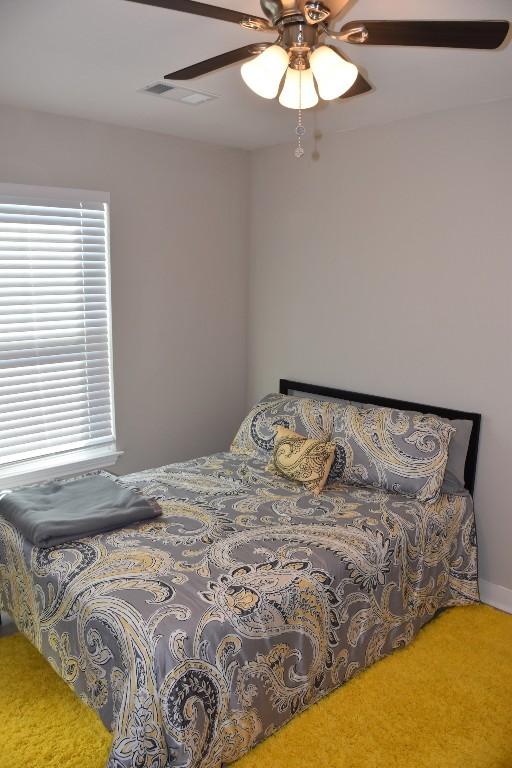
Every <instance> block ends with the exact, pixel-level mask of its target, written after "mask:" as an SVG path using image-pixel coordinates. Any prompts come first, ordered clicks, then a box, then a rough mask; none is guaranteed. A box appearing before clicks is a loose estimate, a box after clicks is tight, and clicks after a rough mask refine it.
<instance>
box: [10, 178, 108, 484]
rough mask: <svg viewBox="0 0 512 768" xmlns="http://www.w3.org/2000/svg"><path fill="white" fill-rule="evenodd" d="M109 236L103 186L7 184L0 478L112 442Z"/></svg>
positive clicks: (106, 198)
mask: <svg viewBox="0 0 512 768" xmlns="http://www.w3.org/2000/svg"><path fill="white" fill-rule="evenodd" d="M108 240H109V239H108V197H107V195H106V194H105V193H92V192H80V191H77V190H61V189H47V188H29V187H24V186H20V185H1V184H0V476H2V475H8V474H9V473H10V471H11V470H12V469H16V468H18V469H19V467H20V465H22V466H23V463H24V462H30V461H31V462H33V460H34V459H42V458H44V457H47V458H48V457H55V456H58V457H60V458H62V462H63V463H65V462H66V461H67V460H68V458H69V454H70V452H75V451H81V452H82V454H81V455H82V456H85V454H84V453H83V451H84V449H91V448H94V449H95V450H96V449H98V447H101V446H103V447H104V448H105V449H108V450H113V449H114V443H115V435H114V417H113V402H112V368H111V352H110V349H111V343H110V342H111V339H110V280H109V249H108ZM96 453H97V450H96ZM55 463H56V462H55V461H53V464H54V465H55Z"/></svg>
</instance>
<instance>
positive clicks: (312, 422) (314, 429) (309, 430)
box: [230, 394, 330, 458]
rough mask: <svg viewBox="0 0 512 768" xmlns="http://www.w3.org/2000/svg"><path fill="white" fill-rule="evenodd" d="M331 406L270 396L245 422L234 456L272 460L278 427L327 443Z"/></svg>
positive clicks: (233, 449)
mask: <svg viewBox="0 0 512 768" xmlns="http://www.w3.org/2000/svg"><path fill="white" fill-rule="evenodd" d="M328 411H329V404H327V403H324V402H322V401H320V400H316V399H314V400H310V399H307V398H302V397H290V396H289V395H279V394H272V395H267V396H266V397H264V398H263V399H262V400H260V402H259V403H257V404H256V405H255V406H254V407H253V408H252V409H251V410H250V411H249V413H248V414H247V416H246V417H245V419H244V420H243V421H242V423H241V425H240V428H239V430H238V432H237V433H236V435H235V437H234V440H233V442H232V444H231V449H230V450H231V452H232V453H240V454H246V455H248V456H262V457H265V458H268V457H269V454H270V453H271V452H272V451H273V450H274V440H275V436H276V427H279V426H281V427H287V428H288V429H292V430H293V431H294V432H297V433H298V434H299V435H303V436H304V437H313V438H317V439H320V440H324V439H325V440H327V439H328V437H329V433H330V424H326V415H327V413H328Z"/></svg>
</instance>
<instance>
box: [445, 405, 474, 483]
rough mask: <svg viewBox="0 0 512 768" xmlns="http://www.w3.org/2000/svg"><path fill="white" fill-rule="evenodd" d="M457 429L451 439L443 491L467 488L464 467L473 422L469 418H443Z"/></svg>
mask: <svg viewBox="0 0 512 768" xmlns="http://www.w3.org/2000/svg"><path fill="white" fill-rule="evenodd" d="M443 421H446V422H447V423H448V424H451V426H452V427H455V429H456V430H457V431H456V432H455V434H454V435H452V439H451V440H450V447H449V449H448V463H447V464H446V473H445V476H444V480H443V486H442V488H441V493H458V492H460V491H463V490H464V488H465V484H464V467H465V465H466V456H467V455H468V449H469V439H470V437H471V430H472V429H473V422H472V421H469V420H468V419H443Z"/></svg>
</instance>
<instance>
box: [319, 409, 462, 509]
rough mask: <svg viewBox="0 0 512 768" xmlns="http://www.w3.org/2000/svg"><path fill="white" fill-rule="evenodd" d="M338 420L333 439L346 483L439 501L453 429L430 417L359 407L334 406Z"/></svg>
mask: <svg viewBox="0 0 512 768" xmlns="http://www.w3.org/2000/svg"><path fill="white" fill-rule="evenodd" d="M333 421H334V423H333V432H332V436H331V439H332V440H333V441H334V442H335V443H336V446H337V448H336V453H337V455H339V454H342V455H343V458H344V467H343V470H342V472H341V473H340V475H339V479H340V480H341V482H343V483H348V484H351V485H363V486H371V487H373V488H385V489H386V490H388V491H392V492H394V493H400V494H403V495H404V496H410V497H412V498H416V499H418V500H419V501H421V502H423V503H431V502H434V501H436V500H437V499H438V498H439V495H440V493H441V487H442V484H443V479H444V474H445V470H446V463H447V461H448V446H449V443H450V439H451V437H452V435H453V434H454V433H455V428H454V427H453V426H451V425H450V424H447V423H446V421H443V420H442V419H440V418H438V417H437V416H433V415H431V414H422V413H416V412H413V411H407V412H403V411H397V410H392V409H391V408H379V407H371V408H369V407H368V406H366V407H364V408H360V407H357V406H355V405H344V406H343V405H341V406H335V408H334V413H333ZM331 479H332V478H331Z"/></svg>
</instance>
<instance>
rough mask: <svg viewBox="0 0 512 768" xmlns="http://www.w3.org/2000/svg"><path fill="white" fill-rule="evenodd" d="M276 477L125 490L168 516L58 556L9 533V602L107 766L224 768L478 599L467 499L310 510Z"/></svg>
mask: <svg viewBox="0 0 512 768" xmlns="http://www.w3.org/2000/svg"><path fill="white" fill-rule="evenodd" d="M265 464H266V462H265V461H264V460H260V459H248V458H247V457H245V456H237V455H233V454H231V453H225V454H218V455H215V456H210V457H206V458H202V459H196V460H194V461H190V462H187V463H184V464H174V465H172V466H169V467H162V468H160V469H154V470H147V471H144V472H140V473H137V474H133V475H129V476H126V477H124V478H121V480H120V482H122V483H124V484H126V485H127V486H128V487H133V488H139V489H141V490H142V491H143V493H144V494H145V495H147V496H149V497H156V498H158V500H159V503H160V505H161V506H162V508H163V516H162V517H160V518H158V519H156V520H152V521H150V522H145V523H142V524H137V525H134V526H131V527H128V528H123V529H121V530H119V531H116V532H113V533H106V534H100V535H97V536H94V537H91V538H84V539H81V540H80V541H77V542H74V543H72V544H66V545H61V546H56V547H53V548H49V549H39V548H37V547H33V546H32V545H30V544H28V542H27V541H26V540H24V539H23V538H22V537H21V535H20V534H19V533H18V532H17V531H16V530H15V529H14V528H13V527H12V525H11V524H9V523H7V522H6V521H5V520H2V519H1V518H0V602H1V603H2V604H3V607H4V608H5V609H6V610H7V611H9V612H10V613H11V614H12V616H13V617H14V619H15V621H16V623H17V625H18V627H19V628H20V630H22V631H23V632H24V633H25V634H26V635H27V636H28V637H29V638H30V640H31V641H32V642H33V643H34V645H35V646H37V648H39V650H40V651H41V652H42V653H43V654H44V655H45V656H46V657H47V658H48V659H49V661H50V663H51V664H52V665H53V666H54V667H55V669H56V670H57V672H58V673H59V674H60V675H61V676H62V677H63V678H64V680H66V681H67V682H68V683H69V684H70V685H71V686H72V687H73V688H74V689H75V690H76V692H77V693H78V694H79V695H80V696H81V697H82V698H83V699H84V700H85V701H86V702H88V703H89V704H90V705H91V706H92V707H94V708H95V709H96V710H97V711H98V713H99V715H100V717H101V718H102V720H103V722H104V723H105V724H106V725H107V727H109V728H110V729H111V730H112V731H113V734H114V739H113V746H112V752H111V756H110V760H109V768H125V767H129V768H164V766H180V768H181V767H184V766H201V768H214V767H216V766H220V764H221V763H223V762H225V763H229V762H231V761H233V760H235V759H236V758H238V757H239V756H240V755H241V754H242V753H243V752H244V751H246V750H247V749H249V748H250V747H251V746H252V745H254V744H255V743H256V742H257V741H259V740H261V739H263V738H265V736H267V735H269V734H270V733H272V732H273V731H275V730H276V729H277V728H278V727H279V726H281V725H282V724H283V723H284V722H286V721H287V720H288V719H289V718H290V717H291V716H292V715H293V714H294V713H295V712H297V711H299V710H301V709H304V708H305V707H307V706H308V705H310V704H311V703H313V702H314V701H316V700H318V699H319V698H320V697H321V696H323V695H324V694H325V693H327V692H328V691H330V690H332V689H333V688H334V687H336V686H338V685H340V684H341V683H343V682H344V681H345V680H348V679H349V678H350V677H352V676H353V675H354V674H355V673H356V672H358V671H359V670H361V669H363V668H365V667H367V666H368V665H369V664H371V663H372V662H373V661H375V660H376V659H378V658H380V657H381V656H383V655H385V654H388V653H390V652H391V651H392V650H393V649H394V648H397V647H399V646H401V645H405V644H407V643H408V642H410V640H411V639H412V638H413V637H414V635H415V634H416V633H417V631H418V630H419V628H420V627H421V626H422V624H424V623H425V622H426V621H428V620H429V619H430V618H431V617H432V616H433V615H434V613H435V612H436V611H437V610H438V609H439V608H441V607H443V606H449V605H460V604H464V603H467V602H469V601H472V600H476V599H477V598H478V587H477V565H476V541H475V528H474V520H473V508H472V502H471V498H470V497H469V496H464V495H462V496H446V495H443V496H441V498H440V499H439V501H438V502H436V503H435V504H433V505H432V506H430V507H425V506H423V505H422V504H420V503H419V502H417V501H413V500H409V499H405V498H404V497H402V496H396V495H392V494H389V493H387V492H385V491H376V490H366V489H362V488H356V487H351V486H346V487H343V488H342V489H341V490H338V491H327V492H325V493H323V494H321V495H320V496H318V497H315V496H312V495H309V494H307V493H305V492H304V490H303V489H302V488H300V487H299V486H297V485H294V484H293V483H291V482H289V481H287V480H285V479H283V478H278V477H276V476H275V475H273V474H271V473H270V472H268V471H267V470H266V468H265ZM43 695H44V694H43ZM383 701H384V699H383ZM383 706H385V704H384V703H383Z"/></svg>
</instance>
